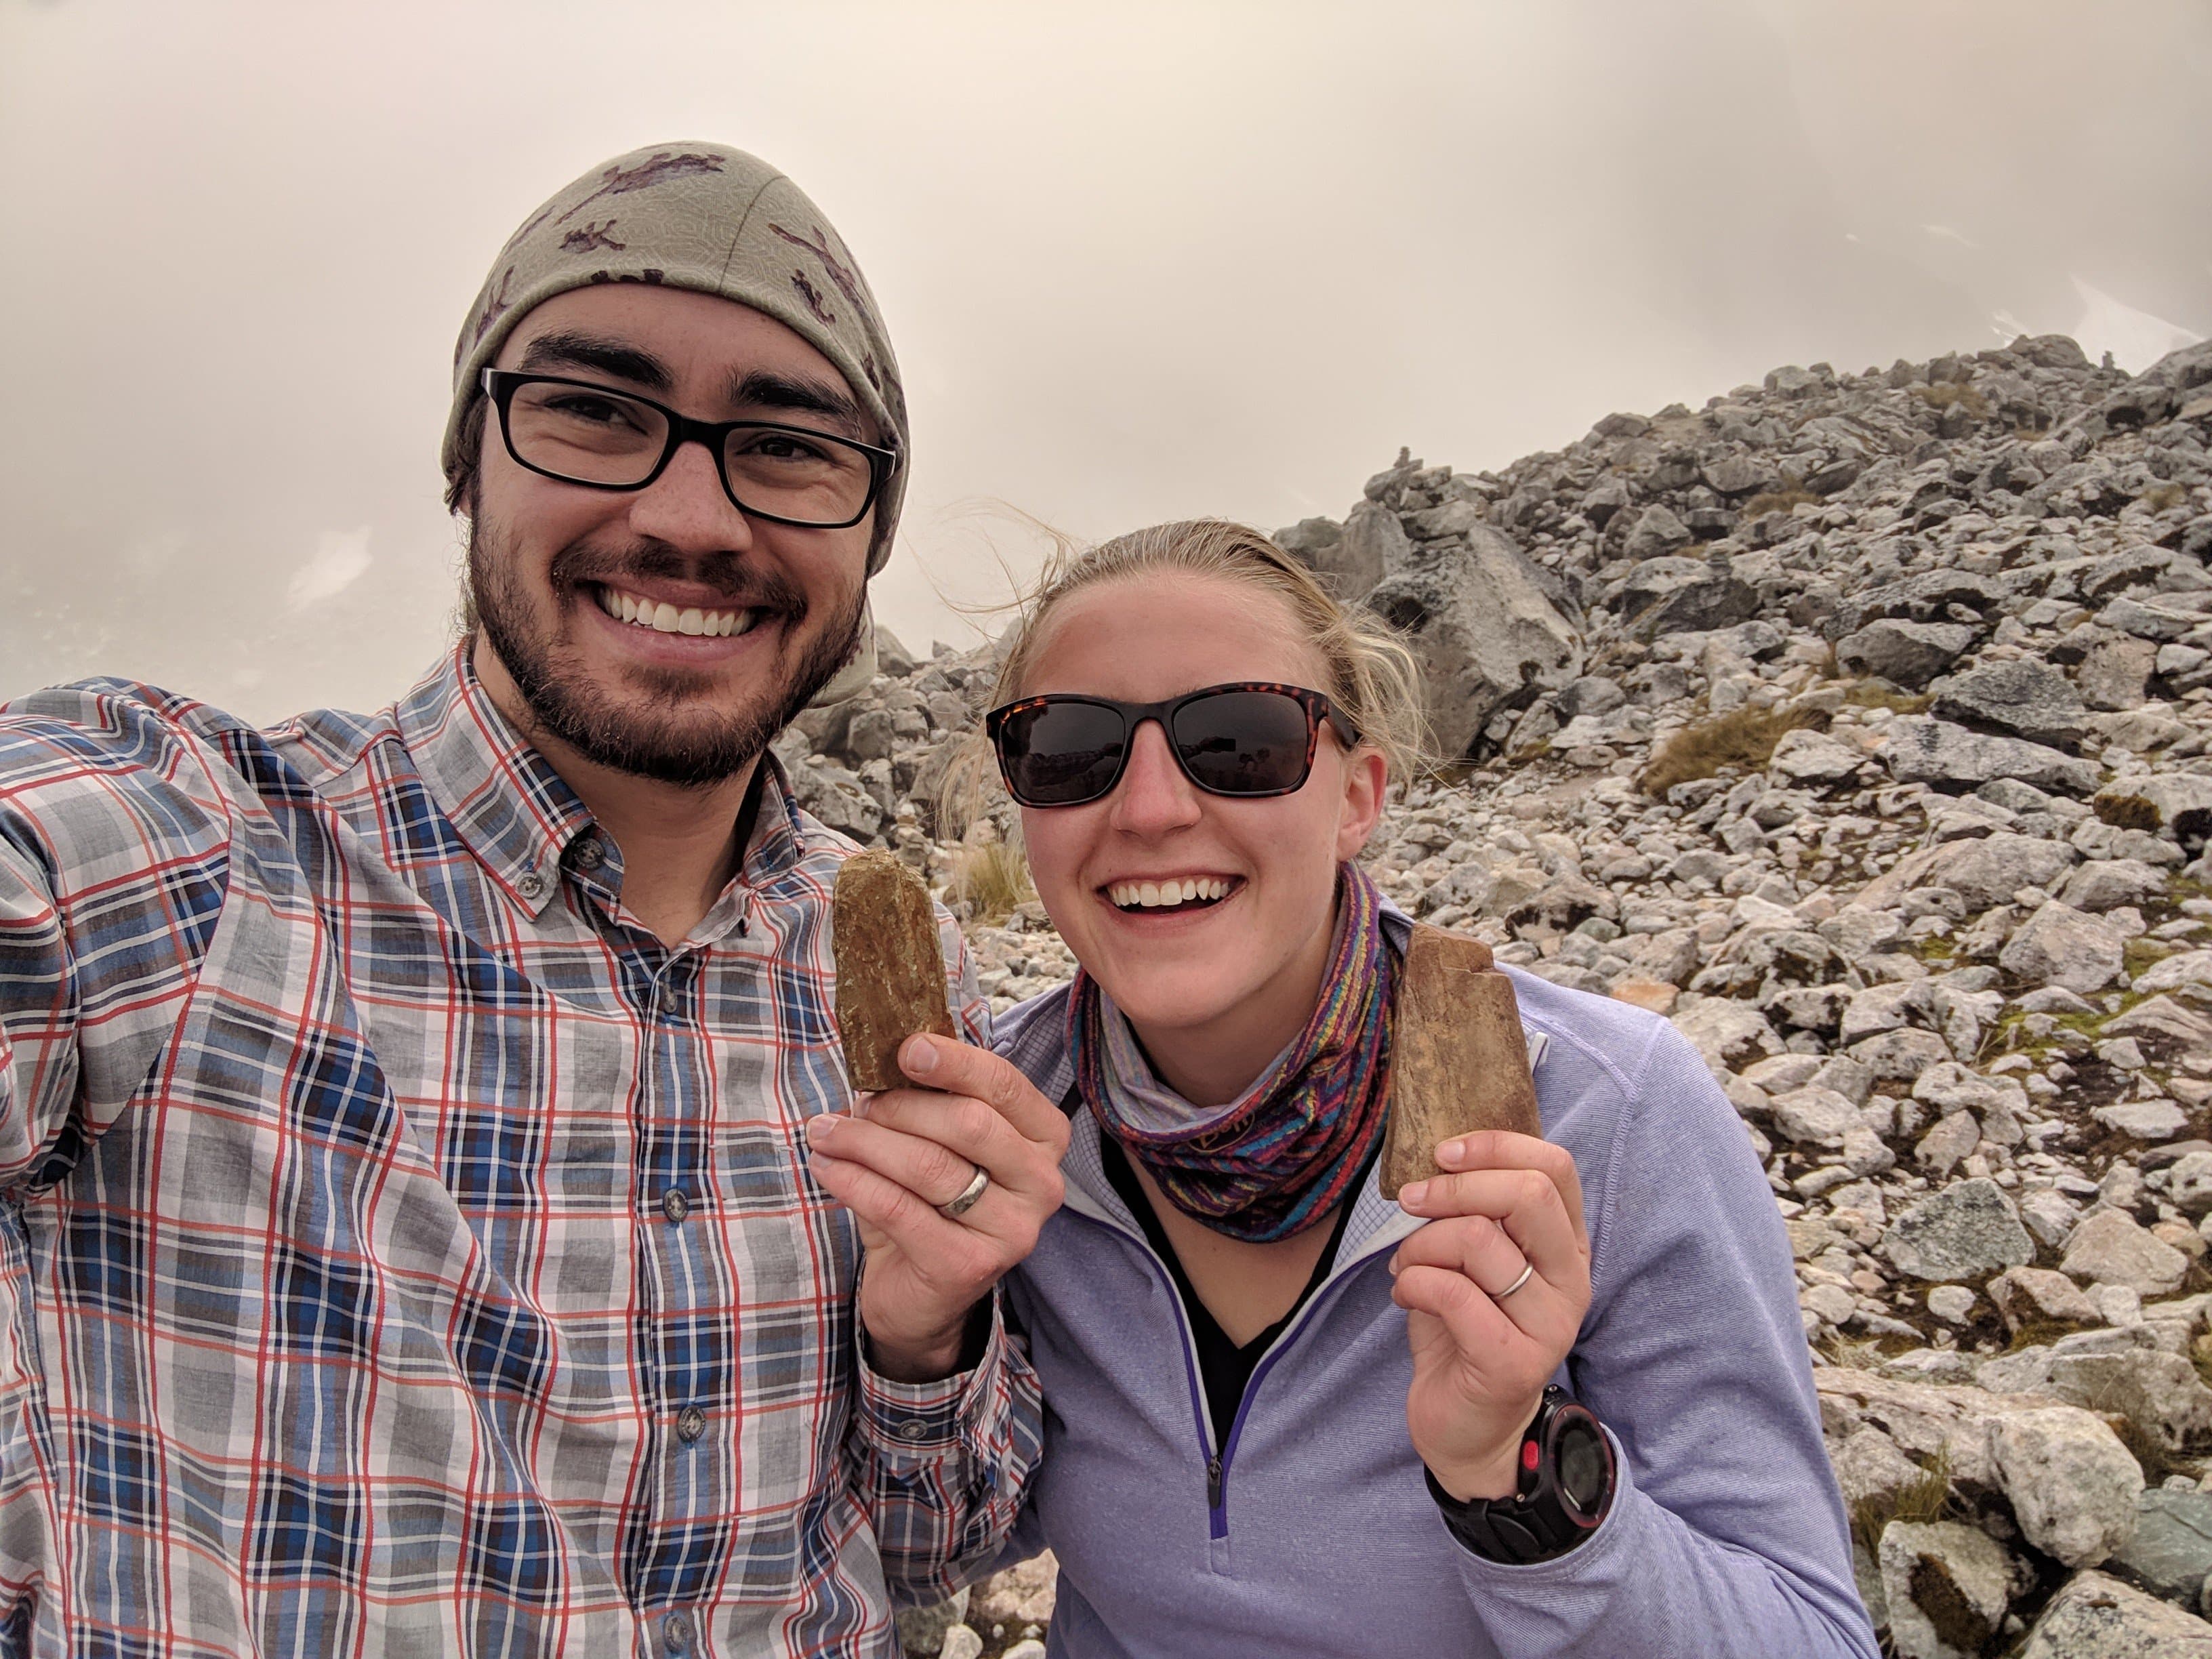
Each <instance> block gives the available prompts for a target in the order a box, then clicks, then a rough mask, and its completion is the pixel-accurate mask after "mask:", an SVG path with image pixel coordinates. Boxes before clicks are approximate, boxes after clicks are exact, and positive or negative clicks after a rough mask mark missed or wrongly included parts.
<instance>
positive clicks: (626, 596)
mask: <svg viewBox="0 0 2212 1659" xmlns="http://www.w3.org/2000/svg"><path fill="white" fill-rule="evenodd" d="M599 609H600V610H602V611H605V612H606V613H607V615H609V616H610V617H614V618H615V619H616V620H617V621H618V622H626V623H632V624H633V625H635V626H636V627H639V628H650V629H653V632H655V633H656V634H689V635H693V636H694V637H702V636H703V637H706V638H710V639H728V638H730V637H732V635H738V634H749V633H750V632H751V631H752V629H753V625H754V624H755V623H757V622H758V621H759V620H760V612H759V611H751V610H748V611H708V610H705V609H702V607H700V606H698V605H693V606H691V607H690V608H689V609H687V610H684V611H678V609H677V608H676V607H675V606H674V605H665V604H655V603H654V602H653V600H651V599H640V598H638V596H637V595H635V593H624V592H620V591H619V590H617V589H616V588H612V587H601V588H600V589H599Z"/></svg>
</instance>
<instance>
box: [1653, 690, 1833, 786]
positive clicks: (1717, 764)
mask: <svg viewBox="0 0 2212 1659" xmlns="http://www.w3.org/2000/svg"><path fill="white" fill-rule="evenodd" d="M1826 724H1827V716H1826V715H1825V714H1821V713H1820V712H1819V711H1818V710H1816V709H1811V708H1795V709H1787V710H1784V709H1776V708H1735V709H1731V710H1730V711H1729V713H1727V714H1717V715H1715V716H1714V717H1713V718H1712V719H1711V720H1700V721H1699V722H1698V723H1697V724H1696V725H1695V726H1684V727H1683V728H1682V729H1681V730H1680V731H1679V732H1675V733H1674V735H1673V736H1672V737H1670V738H1668V739H1667V741H1666V742H1665V743H1664V744H1662V745H1661V746H1660V749H1659V752H1658V753H1657V754H1656V755H1654V756H1653V757H1651V764H1650V766H1648V767H1646V768H1645V769H1644V776H1643V777H1642V779H1641V780H1639V781H1638V787H1640V788H1642V790H1643V791H1644V793H1645V794H1647V795H1650V796H1651V797H1653V798H1654V799H1659V800H1664V799H1666V798H1667V792H1668V790H1669V789H1672V788H1673V787H1674V786H1675V785H1676V784H1678V783H1689V782H1691V781H1693V780H1695V779H1698V778H1710V777H1711V776H1713V775H1715V774H1716V773H1717V772H1718V771H1719V770H1720V769H1722V768H1723V767H1724V766H1733V767H1736V768H1739V769H1741V770H1743V771H1746V772H1760V771H1764V770H1765V769H1766V763H1767V762H1768V761H1769V760H1771V759H1772V758H1773V756H1774V745H1775V744H1778V743H1779V742H1781V741H1782V738H1783V737H1784V734H1785V733H1787V732H1795V731H1796V730H1798V729H1799V728H1800V727H1802V726H1826Z"/></svg>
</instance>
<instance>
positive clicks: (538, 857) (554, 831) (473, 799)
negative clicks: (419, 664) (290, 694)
mask: <svg viewBox="0 0 2212 1659" xmlns="http://www.w3.org/2000/svg"><path fill="white" fill-rule="evenodd" d="M469 651H470V641H467V640H463V641H461V642H460V644H459V645H458V646H456V647H453V650H452V651H451V652H450V653H448V654H447V657H446V659H445V660H444V661H443V662H442V663H441V664H440V665H439V666H438V667H437V668H435V669H434V670H433V671H431V672H430V673H429V674H428V676H426V677H425V678H423V680H422V684H419V685H417V686H416V688H415V689H414V690H412V691H410V692H409V693H408V694H407V696H406V697H405V698H404V700H402V702H400V704H399V711H398V713H399V732H400V736H401V737H402V738H403V739H404V741H405V743H406V744H407V750H408V753H409V754H410V755H411V756H412V757H414V761H415V766H416V770H417V771H418V772H419V773H420V774H421V775H422V782H423V785H424V787H427V788H428V790H429V792H430V796H431V799H434V800H435V801H436V802H437V804H438V807H439V810H440V811H442V812H444V814H445V815H446V817H447V820H448V821H449V822H450V823H452V824H453V828H454V829H455V830H456V831H457V832H458V833H459V836H460V837H461V839H462V840H463V841H465V842H467V843H468V846H469V850H470V851H471V852H473V853H474V854H476V855H477V860H478V861H479V862H481V863H482V864H483V866H484V868H485V869H486V870H488V871H489V872H490V873H491V877H492V879H493V880H495V881H496V882H497V883H498V884H500V886H501V887H502V888H504V889H505V890H506V891H507V896H508V897H509V898H511V899H513V901H514V902H515V903H516V904H517V905H518V906H520V908H522V909H524V910H526V911H528V912H529V913H530V914H531V915H532V916H535V915H538V913H539V912H541V911H543V910H544V908H545V907H546V906H547V905H548V904H550V902H552V900H553V896H554V892H555V890H556V888H558V887H559V885H560V880H559V877H560V870H561V858H562V854H564V853H565V852H567V850H568V843H569V842H572V841H573V840H574V839H575V838H576V836H579V835H580V834H582V833H583V832H584V831H585V830H586V829H589V828H590V827H591V824H592V815H591V814H590V813H589V812H587V811H585V810H584V803H583V802H582V801H580V800H579V799H576V793H575V791H574V790H573V789H571V788H569V787H568V785H567V784H566V783H564V782H563V781H562V778H561V775H560V774H559V773H558V772H556V771H555V770H554V769H553V768H552V766H551V764H550V763H549V762H548V761H547V760H546V758H545V757H544V756H543V755H541V754H539V753H538V751H537V750H535V749H533V748H532V747H531V746H530V744H528V743H527V742H526V740H525V739H524V738H523V736H522V734H521V733H520V732H517V731H516V730H515V729H514V726H513V724H512V723H511V722H509V720H507V716H506V715H504V714H501V713H500V711H499V710H498V708H496V707H495V706H494V704H493V702H492V700H491V695H490V693H489V692H488V691H486V690H484V688H483V682H482V681H480V680H479V679H477V673H476V669H475V667H474V666H473V665H471V663H470V661H469Z"/></svg>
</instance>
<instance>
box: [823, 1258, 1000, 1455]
mask: <svg viewBox="0 0 2212 1659" xmlns="http://www.w3.org/2000/svg"><path fill="white" fill-rule="evenodd" d="M990 1303H991V1326H990V1333H989V1334H988V1335H987V1337H986V1338H985V1339H984V1342H983V1352H982V1357H981V1358H979V1359H977V1360H976V1362H975V1367H974V1368H973V1369H972V1370H964V1371H955V1372H954V1373H953V1374H952V1375H951V1376H946V1377H940V1378H939V1380H938V1381H936V1382H934V1383H897V1382H894V1381H892V1379H890V1377H888V1376H884V1375H883V1374H882V1373H881V1372H880V1371H878V1370H876V1368H875V1367H874V1366H872V1365H871V1364H869V1363H868V1335H867V1332H866V1330H865V1329H864V1328H861V1327H860V1322H859V1321H858V1320H855V1321H854V1349H855V1352H857V1354H858V1356H859V1364H860V1433H861V1435H862V1436H863V1437H865V1438H866V1441H867V1443H868V1444H869V1445H870V1446H871V1447H872V1448H873V1449H875V1451H876V1453H877V1455H878V1456H880V1457H881V1458H882V1459H883V1460H884V1462H885V1463H886V1464H888V1465H890V1466H891V1467H893V1468H897V1467H900V1466H902V1465H912V1464H916V1463H927V1462H936V1461H937V1460H939V1459H940V1458H943V1457H945V1456H947V1455H951V1453H953V1452H956V1451H958V1450H960V1449H962V1448H963V1446H965V1447H966V1448H968V1449H975V1447H978V1446H980V1445H981V1444H982V1443H983V1442H984V1440H985V1439H986V1438H987V1435H988V1432H989V1423H988V1417H989V1413H990V1410H991V1407H992V1404H993V1401H994V1397H995V1394H996V1391H995V1390H994V1389H993V1388H992V1386H991V1382H992V1379H993V1378H994V1376H997V1375H998V1374H999V1372H1000V1370H1002V1369H1003V1368H1004V1367H1005V1364H1006V1341H1007V1339H1006V1324H1005V1322H1004V1321H1003V1320H1002V1319H1001V1318H1000V1312H999V1291H998V1287H997V1286H996V1285H994V1286H992V1288H991V1296H990Z"/></svg>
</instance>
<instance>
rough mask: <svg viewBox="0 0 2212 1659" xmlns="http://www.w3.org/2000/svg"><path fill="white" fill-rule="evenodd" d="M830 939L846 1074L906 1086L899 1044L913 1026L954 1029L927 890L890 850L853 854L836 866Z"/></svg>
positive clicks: (869, 1082)
mask: <svg viewBox="0 0 2212 1659" xmlns="http://www.w3.org/2000/svg"><path fill="white" fill-rule="evenodd" d="M829 944H830V950H831V951H832V953H833V954H834V956H835V957H836V963H837V1028H838V1031H839V1034H840V1035H841V1036H842V1037H843V1039H844V1043H845V1072H846V1074H847V1076H848V1077H849V1078H850V1079H851V1080H852V1084H853V1087H854V1088H855V1089H856V1090H860V1091H868V1092H873V1091H877V1090H879V1089H899V1088H904V1087H905V1086H907V1079H906V1073H903V1072H902V1071H900V1070H899V1063H898V1051H899V1045H900V1044H901V1043H902V1042H905V1041H906V1040H907V1039H908V1037H910V1036H913V1035H914V1034H915V1032H916V1031H934V1032H936V1033H937V1034H938V1035H939V1036H952V1035H953V1031H952V1012H951V1008H950V1007H949V1006H947V1005H946V1002H945V956H944V947H943V945H941V944H940V943H939V938H938V932H937V916H936V914H935V912H934V911H933V909H932V908H931V907H930V902H929V890H928V889H927V887H924V886H923V885H922V884H921V881H920V880H919V879H917V878H915V875H914V874H913V873H912V872H910V871H908V869H907V867H906V866H904V865H902V864H901V863H900V862H899V861H898V860H896V859H895V858H893V857H892V856H891V855H890V854H889V853H885V852H880V851H870V852H866V853H855V854H853V856H852V857H851V858H849V859H847V860H845V863H844V866H843V867H842V868H841V869H840V870H839V871H838V872H837V887H836V894H835V896H834V897H833V898H832V900H831V902H830V934H829Z"/></svg>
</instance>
